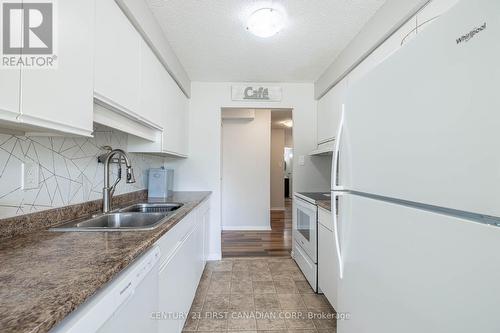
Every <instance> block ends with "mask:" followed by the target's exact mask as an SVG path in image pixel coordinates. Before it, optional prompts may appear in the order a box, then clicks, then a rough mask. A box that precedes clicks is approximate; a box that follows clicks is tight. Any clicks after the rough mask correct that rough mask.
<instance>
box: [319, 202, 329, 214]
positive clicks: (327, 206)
mask: <svg viewBox="0 0 500 333" xmlns="http://www.w3.org/2000/svg"><path fill="white" fill-rule="evenodd" d="M317 203H318V207H321V208H324V209H326V210H329V211H330V212H331V211H332V201H331V200H318V201H317Z"/></svg>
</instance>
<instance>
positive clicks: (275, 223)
mask: <svg viewBox="0 0 500 333" xmlns="http://www.w3.org/2000/svg"><path fill="white" fill-rule="evenodd" d="M291 250H292V200H291V199H285V211H272V212H271V230H270V231H228V230H226V231H222V257H223V258H230V257H290V251H291Z"/></svg>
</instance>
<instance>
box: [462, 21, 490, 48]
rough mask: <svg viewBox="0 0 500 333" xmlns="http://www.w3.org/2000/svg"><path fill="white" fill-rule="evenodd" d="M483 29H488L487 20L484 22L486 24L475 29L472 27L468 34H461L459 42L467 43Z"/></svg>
mask: <svg viewBox="0 0 500 333" xmlns="http://www.w3.org/2000/svg"><path fill="white" fill-rule="evenodd" d="M483 30H486V22H484V24H483V25H482V26H480V27H477V28H475V29H472V30H471V31H470V32H468V33H467V34H465V35H463V36H461V37H460V38H457V44H461V43H467V42H468V41H470V40H471V39H472V38H474V37H475V36H476V35H477V34H479V33H481V32H482V31H483Z"/></svg>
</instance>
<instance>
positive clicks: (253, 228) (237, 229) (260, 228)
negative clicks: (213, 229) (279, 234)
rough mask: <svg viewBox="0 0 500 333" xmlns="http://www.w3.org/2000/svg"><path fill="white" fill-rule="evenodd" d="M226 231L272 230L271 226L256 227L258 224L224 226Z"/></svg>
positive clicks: (223, 228)
mask: <svg viewBox="0 0 500 333" xmlns="http://www.w3.org/2000/svg"><path fill="white" fill-rule="evenodd" d="M222 230H225V231H270V230H271V227H256V226H241V227H240V226H237V227H233V226H222Z"/></svg>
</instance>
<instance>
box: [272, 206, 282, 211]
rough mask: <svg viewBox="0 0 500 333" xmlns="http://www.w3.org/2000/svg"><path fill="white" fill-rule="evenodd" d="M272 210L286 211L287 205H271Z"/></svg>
mask: <svg viewBox="0 0 500 333" xmlns="http://www.w3.org/2000/svg"><path fill="white" fill-rule="evenodd" d="M271 210H272V211H285V207H271Z"/></svg>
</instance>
